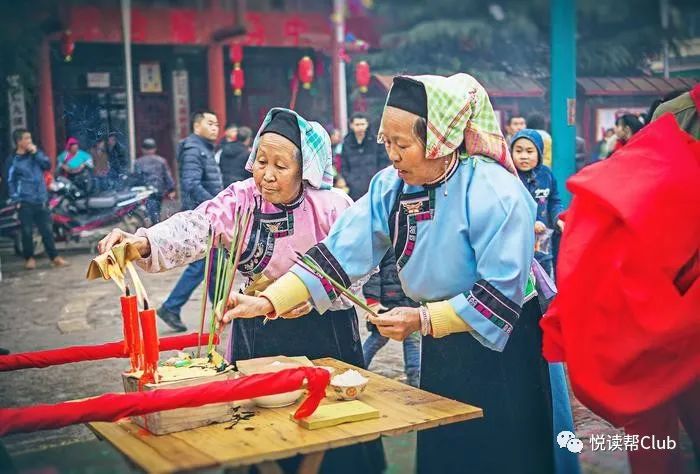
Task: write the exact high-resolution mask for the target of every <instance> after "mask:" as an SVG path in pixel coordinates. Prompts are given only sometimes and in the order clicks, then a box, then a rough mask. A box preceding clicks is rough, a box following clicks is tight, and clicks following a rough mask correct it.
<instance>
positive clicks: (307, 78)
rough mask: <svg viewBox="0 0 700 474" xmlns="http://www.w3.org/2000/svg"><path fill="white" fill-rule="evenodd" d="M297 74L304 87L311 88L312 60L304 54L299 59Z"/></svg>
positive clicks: (312, 75) (312, 77)
mask: <svg viewBox="0 0 700 474" xmlns="http://www.w3.org/2000/svg"><path fill="white" fill-rule="evenodd" d="M297 74H298V75H299V81H301V84H302V85H303V87H304V89H311V83H312V82H313V80H314V62H313V61H312V60H311V58H310V57H308V56H304V57H303V58H301V59H300V60H299V67H298V68H297Z"/></svg>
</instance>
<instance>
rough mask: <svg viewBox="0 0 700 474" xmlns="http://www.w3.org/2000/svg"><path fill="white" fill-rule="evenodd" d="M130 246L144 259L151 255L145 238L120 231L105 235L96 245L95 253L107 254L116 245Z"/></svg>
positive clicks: (114, 230)
mask: <svg viewBox="0 0 700 474" xmlns="http://www.w3.org/2000/svg"><path fill="white" fill-rule="evenodd" d="M121 243H124V244H132V245H133V246H134V247H136V250H138V251H139V255H141V257H142V258H146V257H148V256H149V255H150V254H151V243H150V242H149V241H148V239H147V238H146V237H139V236H137V235H134V234H130V233H128V232H124V231H123V230H121V229H113V230H112V232H110V233H109V234H107V235H106V236H105V238H104V239H102V240H100V241H99V242H98V244H97V251H98V252H99V253H100V254H103V253H105V252H109V251H110V250H112V247H114V246H115V245H117V244H121Z"/></svg>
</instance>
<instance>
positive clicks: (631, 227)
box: [541, 85, 700, 474]
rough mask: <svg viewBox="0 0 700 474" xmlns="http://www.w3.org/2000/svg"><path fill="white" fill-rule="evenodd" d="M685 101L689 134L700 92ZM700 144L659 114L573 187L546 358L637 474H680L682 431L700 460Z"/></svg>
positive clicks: (548, 318) (546, 323)
mask: <svg viewBox="0 0 700 474" xmlns="http://www.w3.org/2000/svg"><path fill="white" fill-rule="evenodd" d="M688 97H691V98H693V99H694V101H695V105H696V108H697V110H696V115H695V117H694V120H693V122H694V123H695V126H693V125H692V124H691V125H688V126H687V127H684V128H685V129H686V130H698V128H697V121H698V120H700V118H699V117H698V115H697V114H700V85H698V86H696V87H695V89H694V90H693V91H692V92H691V93H690V94H689V96H688ZM686 112H687V110H686ZM698 138H700V137H698V136H697V135H696V136H695V137H693V136H691V135H689V134H688V133H686V132H685V131H684V130H683V129H681V128H680V127H679V123H677V121H676V119H675V118H674V116H673V115H671V114H664V115H662V116H661V117H659V118H658V119H657V120H655V121H653V122H651V123H650V124H649V125H648V126H646V127H645V128H644V129H643V130H642V131H640V132H639V133H638V134H635V135H634V137H632V139H631V140H630V141H629V142H628V143H627V145H625V146H624V148H621V149H620V150H619V151H617V152H616V153H615V156H614V159H610V160H605V161H603V162H601V163H599V164H597V165H596V166H591V167H587V168H585V169H583V170H582V171H580V172H579V173H578V174H576V175H575V176H574V177H572V178H571V179H569V181H568V182H567V186H568V188H569V189H570V190H571V192H572V193H573V195H574V198H573V200H572V203H571V207H570V209H569V211H568V213H567V215H566V218H565V221H566V232H565V233H564V234H563V239H562V243H561V248H560V260H559V263H558V266H557V278H558V281H557V285H558V287H559V294H558V296H557V297H556V298H555V300H554V301H553V303H552V305H551V307H550V309H549V311H548V312H547V314H546V315H545V317H544V318H543V319H542V321H541V326H542V328H543V331H544V338H543V350H544V355H545V357H546V358H547V359H548V360H549V361H550V362H553V361H566V362H567V365H568V369H569V376H570V379H571V385H572V388H573V390H574V393H575V394H576V396H577V397H578V399H579V400H581V402H583V403H584V404H585V405H586V406H588V407H589V408H590V409H591V410H593V411H594V412H596V413H597V414H599V415H600V416H602V417H603V418H605V419H606V420H608V421H610V422H611V423H613V424H614V425H616V426H623V427H624V429H625V432H626V436H625V445H626V446H627V445H628V443H629V445H630V446H631V445H634V446H636V448H637V449H636V450H632V449H633V448H632V449H630V450H628V455H629V460H630V464H631V467H632V472H633V473H634V474H639V473H650V474H651V473H654V474H664V473H669V474H670V473H677V472H682V468H681V456H680V443H679V422H680V424H682V425H683V427H684V428H685V431H686V432H687V433H688V436H689V437H690V439H691V442H692V444H693V448H694V450H695V454H696V459H698V458H697V456H698V452H699V451H700V450H699V448H700V345H698V342H699V341H700V325H699V324H698V321H699V319H698V316H699V314H698V313H699V312H700V278H698V277H700V263H699V260H700V259H699V252H700V250H699V249H700V238H699V236H700V194H699V193H698V192H697V189H698V186H699V185H700V140H698ZM621 182H624V187H623V188H621V187H620V183H621ZM679 203H681V204H682V205H679ZM673 223H676V225H673ZM592 302H594V304H591V303H592Z"/></svg>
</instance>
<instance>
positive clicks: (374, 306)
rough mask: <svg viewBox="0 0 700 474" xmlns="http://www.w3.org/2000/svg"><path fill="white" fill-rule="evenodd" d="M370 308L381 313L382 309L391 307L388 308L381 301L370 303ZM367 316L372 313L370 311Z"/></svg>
mask: <svg viewBox="0 0 700 474" xmlns="http://www.w3.org/2000/svg"><path fill="white" fill-rule="evenodd" d="M368 308H369V309H371V310H372V311H374V312H375V313H377V314H379V313H381V312H382V311H386V310H387V309H389V308H387V307H386V306H384V305H383V304H381V303H373V304H370V305H368ZM365 316H370V314H369V313H365Z"/></svg>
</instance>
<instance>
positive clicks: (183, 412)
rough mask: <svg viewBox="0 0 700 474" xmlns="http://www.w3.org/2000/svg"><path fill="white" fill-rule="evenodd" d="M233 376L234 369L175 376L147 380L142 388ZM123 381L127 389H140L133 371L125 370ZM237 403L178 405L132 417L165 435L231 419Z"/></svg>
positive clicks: (178, 386) (172, 385)
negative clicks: (214, 373)
mask: <svg viewBox="0 0 700 474" xmlns="http://www.w3.org/2000/svg"><path fill="white" fill-rule="evenodd" d="M234 376H235V373H234V372H223V373H221V374H216V375H211V376H207V377H198V378H190V379H184V380H176V381H172V382H164V383H160V384H146V385H145V386H144V388H143V389H144V391H146V392H148V391H151V390H156V389H162V390H165V389H172V388H181V387H191V386H193V385H200V384H203V383H209V382H220V381H222V380H228V379H232V378H234ZM122 381H123V383H124V391H125V392H127V393H128V392H136V391H138V384H139V380H138V378H136V377H134V376H132V375H131V374H128V373H124V374H122ZM234 406H235V403H234V402H226V403H212V404H209V405H203V406H201V407H196V408H177V409H175V410H164V411H158V412H155V413H150V414H148V415H144V416H135V417H132V421H133V422H134V423H136V424H137V425H139V426H140V427H141V428H144V429H146V430H148V431H150V432H151V433H152V434H155V435H164V434H168V433H175V432H178V431H184V430H191V429H194V428H199V427H200V426H206V425H211V424H212V423H223V422H225V421H227V420H230V419H231V417H232V410H233V407H234Z"/></svg>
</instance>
